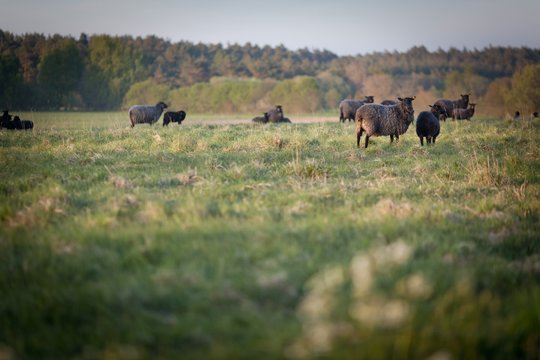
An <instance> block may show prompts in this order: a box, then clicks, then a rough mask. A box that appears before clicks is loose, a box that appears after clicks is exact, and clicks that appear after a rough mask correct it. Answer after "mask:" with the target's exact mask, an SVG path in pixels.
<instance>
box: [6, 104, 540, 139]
mask: <svg viewBox="0 0 540 360" xmlns="http://www.w3.org/2000/svg"><path fill="white" fill-rule="evenodd" d="M469 96H470V94H461V95H460V98H459V99H457V100H449V99H439V100H437V101H435V103H434V104H433V105H429V106H430V108H431V109H430V111H422V112H421V113H420V114H418V117H417V119H416V135H418V137H419V138H420V144H421V145H422V146H424V138H425V139H426V141H427V143H428V144H431V143H433V144H434V143H435V140H436V139H437V136H439V133H440V130H441V126H440V121H446V119H447V118H449V117H451V118H452V120H469V121H470V120H471V118H472V117H473V116H474V110H475V106H476V104H474V103H469ZM414 99H415V97H414V96H413V97H405V98H398V99H397V100H384V101H382V102H381V103H380V104H375V103H374V97H373V96H365V99H364V100H343V101H341V103H340V104H339V121H340V122H345V120H349V121H353V120H354V121H355V123H356V146H357V147H360V139H361V137H362V135H363V133H364V132H365V134H366V135H365V145H364V147H365V148H367V147H368V145H369V138H370V137H372V136H390V142H393V141H394V137H395V138H396V140H399V136H400V135H403V134H404V133H405V132H407V129H408V128H409V125H410V124H412V123H414V109H413V105H412V102H413V100H414ZM166 108H167V105H166V104H165V103H164V102H162V101H160V102H158V103H157V104H156V105H154V106H150V105H134V106H132V107H130V108H129V110H128V114H129V120H130V122H131V127H134V126H135V125H136V124H150V125H152V124H154V123H155V122H157V121H158V120H159V118H160V117H161V114H162V113H163V111H164V110H165V109H166ZM516 114H517V115H515V117H516V116H520V115H519V112H516ZM533 116H534V117H538V113H537V112H535V113H534V114H533ZM515 117H514V118H515ZM185 118H186V112H185V111H183V110H180V111H167V112H165V114H164V115H163V126H168V125H169V123H171V122H175V123H178V125H181V124H182V121H184V119H185ZM252 121H253V122H255V123H263V124H265V123H290V122H291V120H290V119H289V118H287V117H285V115H284V113H283V107H282V106H281V105H276V106H275V107H273V108H271V109H270V110H268V111H266V112H264V113H263V116H257V117H254V118H253V119H252ZM33 127H34V123H33V122H32V121H30V120H21V119H20V118H19V117H18V116H15V117H14V118H13V119H12V116H11V115H10V114H9V111H8V110H4V113H3V115H2V117H1V118H0V128H6V129H12V130H15V129H20V130H24V129H32V128H33Z"/></svg>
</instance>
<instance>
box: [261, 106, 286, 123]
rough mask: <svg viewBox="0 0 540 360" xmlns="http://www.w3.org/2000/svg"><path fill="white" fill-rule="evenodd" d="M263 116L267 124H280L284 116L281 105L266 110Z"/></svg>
mask: <svg viewBox="0 0 540 360" xmlns="http://www.w3.org/2000/svg"><path fill="white" fill-rule="evenodd" d="M265 114H266V117H267V118H268V121H269V122H273V123H276V122H281V120H282V119H283V116H284V115H283V107H282V106H281V105H276V107H275V108H273V109H270V110H268V111H267V112H266V113H265Z"/></svg>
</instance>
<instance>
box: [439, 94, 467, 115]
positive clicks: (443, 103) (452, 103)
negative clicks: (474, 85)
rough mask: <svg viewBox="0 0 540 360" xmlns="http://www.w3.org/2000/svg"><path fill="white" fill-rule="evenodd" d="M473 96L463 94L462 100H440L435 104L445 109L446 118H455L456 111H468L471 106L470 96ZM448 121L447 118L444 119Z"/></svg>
mask: <svg viewBox="0 0 540 360" xmlns="http://www.w3.org/2000/svg"><path fill="white" fill-rule="evenodd" d="M470 95H471V94H461V95H460V96H461V99H458V100H448V99H439V100H437V101H435V104H437V105H439V106H440V107H441V108H443V109H444V111H445V113H446V116H447V117H450V116H453V112H454V109H466V108H467V106H469V96H470ZM443 121H446V118H444V119H443Z"/></svg>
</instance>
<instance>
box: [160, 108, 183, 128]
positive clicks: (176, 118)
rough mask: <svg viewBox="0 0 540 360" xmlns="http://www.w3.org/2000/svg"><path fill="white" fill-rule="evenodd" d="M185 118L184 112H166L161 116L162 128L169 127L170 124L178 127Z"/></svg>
mask: <svg viewBox="0 0 540 360" xmlns="http://www.w3.org/2000/svg"><path fill="white" fill-rule="evenodd" d="M185 118H186V112H185V111H184V110H180V111H167V112H166V113H165V115H163V126H169V123H170V122H176V123H178V125H182V121H184V119H185Z"/></svg>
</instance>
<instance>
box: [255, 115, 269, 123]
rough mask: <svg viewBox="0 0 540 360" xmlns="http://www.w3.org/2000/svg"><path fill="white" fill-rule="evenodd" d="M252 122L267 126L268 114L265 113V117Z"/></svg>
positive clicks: (256, 118) (259, 117)
mask: <svg viewBox="0 0 540 360" xmlns="http://www.w3.org/2000/svg"><path fill="white" fill-rule="evenodd" d="M251 121H253V122H255V123H261V124H266V123H267V122H268V113H263V116H256V117H254V118H253V119H251Z"/></svg>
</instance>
